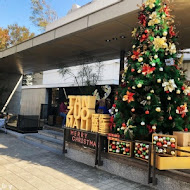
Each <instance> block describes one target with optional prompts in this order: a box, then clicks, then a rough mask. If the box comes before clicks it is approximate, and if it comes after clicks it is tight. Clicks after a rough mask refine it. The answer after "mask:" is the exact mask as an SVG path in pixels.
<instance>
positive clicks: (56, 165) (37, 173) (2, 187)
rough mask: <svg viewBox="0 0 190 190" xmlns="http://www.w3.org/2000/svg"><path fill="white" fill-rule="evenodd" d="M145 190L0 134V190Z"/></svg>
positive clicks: (134, 184) (136, 184)
mask: <svg viewBox="0 0 190 190" xmlns="http://www.w3.org/2000/svg"><path fill="white" fill-rule="evenodd" d="M13 189H18V190H35V189H39V190H95V189H100V190H103V189H109V190H124V189H125V190H132V189H133V190H138V189H142V190H149V189H151V188H149V187H146V186H142V185H140V184H138V183H134V182H131V181H127V180H125V179H123V178H120V177H117V176H114V175H111V174H109V173H106V172H104V171H100V170H98V169H96V168H92V167H89V166H87V165H84V164H81V163H78V162H75V161H73V160H70V159H68V158H65V157H64V156H63V155H57V154H54V153H51V152H48V151H46V150H44V149H41V148H38V147H35V146H33V145H29V144H27V143H25V142H23V141H21V140H19V139H17V138H15V137H13V136H11V135H8V134H7V135H6V134H4V133H0V190H13Z"/></svg>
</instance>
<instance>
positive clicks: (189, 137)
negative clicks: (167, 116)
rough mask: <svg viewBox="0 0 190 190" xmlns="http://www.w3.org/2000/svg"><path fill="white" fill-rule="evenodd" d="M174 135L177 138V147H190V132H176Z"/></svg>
mask: <svg viewBox="0 0 190 190" xmlns="http://www.w3.org/2000/svg"><path fill="white" fill-rule="evenodd" d="M173 135H175V136H177V145H178V146H181V147H187V146H190V132H183V131H174V132H173Z"/></svg>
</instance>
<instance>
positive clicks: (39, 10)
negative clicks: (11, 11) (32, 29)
mask: <svg viewBox="0 0 190 190" xmlns="http://www.w3.org/2000/svg"><path fill="white" fill-rule="evenodd" d="M31 4H32V6H31V9H32V16H31V17H30V20H31V21H32V23H33V24H34V25H35V26H37V27H39V28H40V29H41V30H42V31H44V30H45V27H46V26H47V24H48V23H51V22H53V21H55V20H57V18H58V16H57V13H56V11H54V10H53V9H52V8H51V7H50V5H48V3H47V2H46V1H45V0H31Z"/></svg>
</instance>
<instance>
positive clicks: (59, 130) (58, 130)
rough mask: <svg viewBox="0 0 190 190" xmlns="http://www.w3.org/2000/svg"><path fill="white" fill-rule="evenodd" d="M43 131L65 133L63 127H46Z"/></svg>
mask: <svg viewBox="0 0 190 190" xmlns="http://www.w3.org/2000/svg"><path fill="white" fill-rule="evenodd" d="M43 129H46V130H52V131H57V132H61V133H63V129H62V128H61V127H52V126H49V125H44V126H43Z"/></svg>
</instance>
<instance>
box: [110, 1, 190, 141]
mask: <svg viewBox="0 0 190 190" xmlns="http://www.w3.org/2000/svg"><path fill="white" fill-rule="evenodd" d="M170 13H171V10H170V9H169V7H168V5H167V4H166V1H165V0H147V1H146V2H145V3H144V4H143V5H142V6H141V7H140V11H139V15H138V19H139V26H138V27H137V28H135V29H134V30H133V32H132V37H133V38H134V40H133V46H132V52H131V53H129V54H128V55H127V65H126V67H125V70H124V73H123V77H122V81H121V85H120V88H119V89H118V91H117V92H116V96H115V104H114V105H113V107H112V114H113V116H112V118H111V120H112V124H113V125H112V130H113V131H114V133H120V134H122V135H125V137H126V138H131V139H138V138H139V139H146V138H147V137H148V136H149V135H150V134H152V133H153V132H162V133H169V134H172V132H173V131H188V130H190V124H189V116H190V114H189V112H188V109H189V107H188V106H189V105H188V103H189V101H188V96H190V87H188V86H187V85H186V84H185V81H186V79H185V74H184V71H183V69H182V68H181V64H182V60H181V58H179V57H178V56H177V50H176V42H177V33H176V32H175V25H174V17H173V16H172V15H171V14H170Z"/></svg>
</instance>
